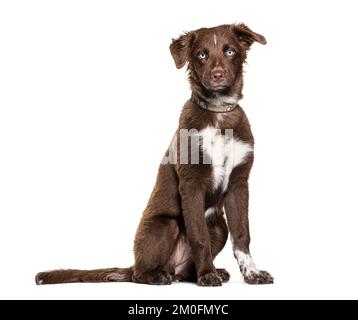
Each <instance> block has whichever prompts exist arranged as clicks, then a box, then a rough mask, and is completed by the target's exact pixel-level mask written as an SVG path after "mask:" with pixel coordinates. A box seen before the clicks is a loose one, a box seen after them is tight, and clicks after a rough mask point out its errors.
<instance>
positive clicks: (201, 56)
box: [198, 52, 208, 60]
mask: <svg viewBox="0 0 358 320" xmlns="http://www.w3.org/2000/svg"><path fill="white" fill-rule="evenodd" d="M198 58H199V59H200V60H205V59H207V58H208V55H207V54H206V53H205V52H199V54H198Z"/></svg>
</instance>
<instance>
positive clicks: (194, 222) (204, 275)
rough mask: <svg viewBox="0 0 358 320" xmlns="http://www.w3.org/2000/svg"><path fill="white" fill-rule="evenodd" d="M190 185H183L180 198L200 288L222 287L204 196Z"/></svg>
mask: <svg viewBox="0 0 358 320" xmlns="http://www.w3.org/2000/svg"><path fill="white" fill-rule="evenodd" d="M189 186H190V184H189V183H181V185H180V196H181V200H182V210H183V217H184V223H185V228H186V233H187V237H188V241H189V244H190V247H191V251H192V258H193V260H194V263H195V267H196V272H197V279H198V282H197V283H198V285H199V286H220V285H221V283H222V280H221V278H220V276H219V275H218V273H217V271H216V269H215V267H214V264H213V258H212V254H211V247H210V238H209V232H208V228H207V225H206V221H205V213H204V194H203V192H201V191H199V190H196V188H193V186H192V187H191V188H190V187H189Z"/></svg>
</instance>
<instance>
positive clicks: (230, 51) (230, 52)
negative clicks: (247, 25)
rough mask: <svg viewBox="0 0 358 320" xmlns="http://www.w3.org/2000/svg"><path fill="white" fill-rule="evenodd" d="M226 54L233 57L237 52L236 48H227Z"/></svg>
mask: <svg viewBox="0 0 358 320" xmlns="http://www.w3.org/2000/svg"><path fill="white" fill-rule="evenodd" d="M225 54H226V55H227V56H228V57H232V56H233V55H234V54H235V50H233V49H227V50H226V51H225Z"/></svg>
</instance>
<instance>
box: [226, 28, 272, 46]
mask: <svg viewBox="0 0 358 320" xmlns="http://www.w3.org/2000/svg"><path fill="white" fill-rule="evenodd" d="M233 31H234V33H235V35H236V36H237V37H238V39H239V41H240V43H242V44H243V45H244V46H245V47H247V48H250V47H251V45H252V44H253V43H254V42H255V41H256V42H258V43H261V44H266V43H267V42H266V39H265V37H264V36H262V35H261V34H258V33H256V32H253V31H252V30H251V29H250V28H249V27H248V26H246V25H245V24H243V23H239V24H235V25H234V26H233Z"/></svg>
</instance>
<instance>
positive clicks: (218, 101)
mask: <svg viewBox="0 0 358 320" xmlns="http://www.w3.org/2000/svg"><path fill="white" fill-rule="evenodd" d="M239 100H240V98H239V97H238V96H227V95H222V94H215V95H213V96H212V97H210V98H203V97H199V96H197V95H195V94H194V93H193V94H192V96H191V101H192V102H193V103H194V104H196V105H197V106H199V107H200V108H202V109H205V110H209V111H211V112H216V113H227V112H231V111H234V110H235V109H236V107H238V106H239Z"/></svg>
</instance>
